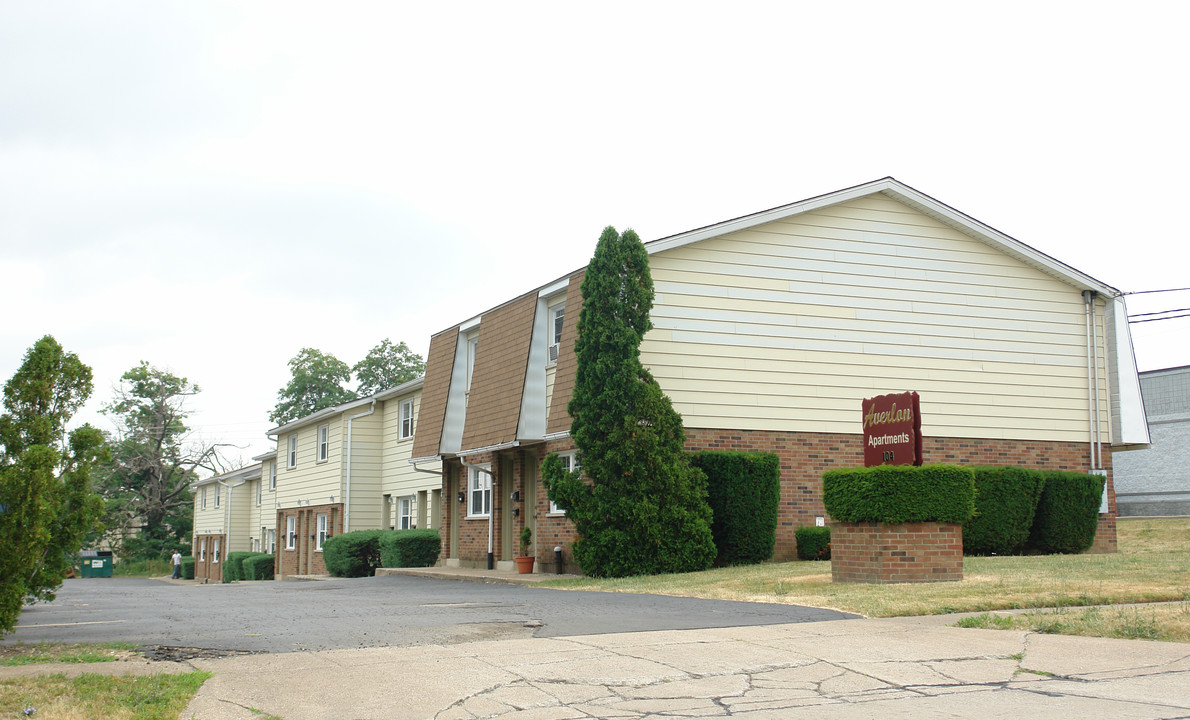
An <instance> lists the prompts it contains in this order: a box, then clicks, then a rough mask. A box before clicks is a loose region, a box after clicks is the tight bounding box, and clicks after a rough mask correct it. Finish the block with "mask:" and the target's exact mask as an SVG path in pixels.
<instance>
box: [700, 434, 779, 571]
mask: <svg viewBox="0 0 1190 720" xmlns="http://www.w3.org/2000/svg"><path fill="white" fill-rule="evenodd" d="M690 464H691V465H693V466H694V467H696V468H698V469H699V470H702V471H703V472H704V473H706V476H707V500H708V502H709V503H710V506H711V514H712V520H711V535H712V537H714V539H715V548H716V550H717V551H718V553H719V556H718V558H717V559H716V563H717V564H719V565H746V564H749V563H759V562H764V561H765V560H768V559H769V558H771V557H772V556H773V547H774V546H775V545H776V543H777V506H778V505H779V504H780V502H781V461H780V459H779V458H778V457H777V456H776V455H774V454H773V453H760V452H738V451H728V452H718V451H710V450H707V451H703V452H696V453H692V454H691V456H690Z"/></svg>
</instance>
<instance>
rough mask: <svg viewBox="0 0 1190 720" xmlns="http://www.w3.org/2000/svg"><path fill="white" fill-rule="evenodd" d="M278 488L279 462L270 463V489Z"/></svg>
mask: <svg viewBox="0 0 1190 720" xmlns="http://www.w3.org/2000/svg"><path fill="white" fill-rule="evenodd" d="M276 489H277V463H276V462H271V463H269V490H276Z"/></svg>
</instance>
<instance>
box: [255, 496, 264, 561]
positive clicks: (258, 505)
mask: <svg viewBox="0 0 1190 720" xmlns="http://www.w3.org/2000/svg"><path fill="white" fill-rule="evenodd" d="M263 487H264V483H262V482H261V481H259V480H257V481H256V507H260V491H261V489H262V488H263ZM258 549H259V548H258Z"/></svg>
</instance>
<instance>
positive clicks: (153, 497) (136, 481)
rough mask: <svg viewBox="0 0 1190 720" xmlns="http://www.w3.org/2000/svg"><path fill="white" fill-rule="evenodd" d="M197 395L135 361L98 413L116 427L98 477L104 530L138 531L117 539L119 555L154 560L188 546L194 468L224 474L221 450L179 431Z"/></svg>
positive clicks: (190, 385)
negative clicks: (103, 500) (108, 457)
mask: <svg viewBox="0 0 1190 720" xmlns="http://www.w3.org/2000/svg"><path fill="white" fill-rule="evenodd" d="M198 392H199V387H198V386H197V385H195V384H194V383H191V382H190V381H189V380H187V379H186V378H184V377H178V376H177V375H174V374H173V373H171V372H168V371H166V370H161V369H159V368H156V367H153V366H151V365H149V363H147V362H143V361H142V362H141V363H140V364H139V365H137V366H136V367H134V368H132V369H131V370H129V371H128V372H126V373H124V374H123V375H122V376H121V377H120V385H119V387H118V388H117V389H116V392H115V396H114V398H113V400H112V402H110V403H108V404H107V405H105V406H104V410H103V411H104V413H106V414H108V415H110V416H112V417H113V418H114V419H115V422H116V425H117V431H116V433H115V435H114V436H113V437H112V438H111V440H110V446H111V460H110V462H108V463H106V464H105V465H104V467H103V468H102V469H101V472H100V477H99V481H100V486H101V487H102V490H103V494H104V497H105V498H106V500H107V503H106V504H107V508H106V511H105V519H106V524H107V525H108V527H109V528H121V529H125V528H128V529H131V528H139V531H137V532H136V533H131V534H129V533H121V537H120V541H121V542H122V547H120V550H121V552H122V554H124V555H125V556H143V557H159V556H161V554H162V553H164V552H165V551H166V550H168V549H170V548H175V547H185V546H187V545H189V543H190V530H191V528H192V525H193V523H192V517H191V515H192V498H193V496H192V493H191V492H190V483H191V482H193V481H194V480H195V478H196V477H197V472H198V471H199V470H200V469H206V470H209V471H211V472H221V471H223V470H224V467H223V459H222V457H221V456H220V449H221V448H222V447H224V446H223V445H221V444H218V443H207V442H204V441H201V440H198V439H196V438H194V437H192V436H191V433H190V429H189V428H188V427H187V426H186V418H187V417H188V415H189V411H188V410H187V409H186V401H187V400H188V399H189V398H190V397H191V396H193V395H196V394H197V393H198Z"/></svg>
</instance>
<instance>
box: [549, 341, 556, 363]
mask: <svg viewBox="0 0 1190 720" xmlns="http://www.w3.org/2000/svg"><path fill="white" fill-rule="evenodd" d="M550 362H552V363H553V362H558V346H557V345H550Z"/></svg>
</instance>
